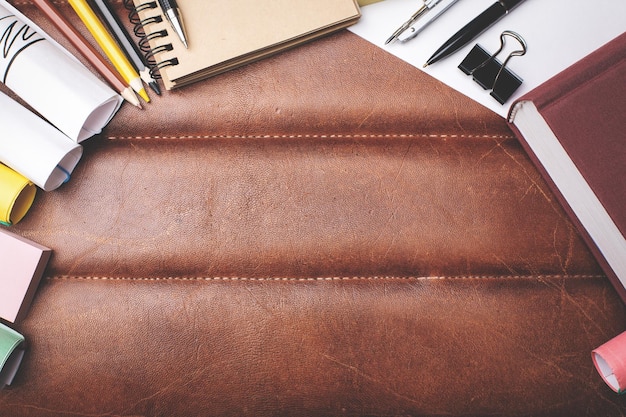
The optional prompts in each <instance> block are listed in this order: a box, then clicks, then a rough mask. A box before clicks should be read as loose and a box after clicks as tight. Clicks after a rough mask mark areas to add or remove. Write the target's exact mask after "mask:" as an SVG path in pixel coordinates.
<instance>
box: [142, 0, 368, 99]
mask: <svg viewBox="0 0 626 417" xmlns="http://www.w3.org/2000/svg"><path fill="white" fill-rule="evenodd" d="M133 2H134V4H135V8H136V10H137V12H138V16H139V18H140V19H141V20H142V22H143V30H144V31H145V33H146V36H147V38H146V39H149V46H150V48H151V50H152V53H151V54H149V56H151V57H152V58H153V59H154V61H155V62H156V64H157V67H158V68H160V74H161V76H162V79H163V84H164V86H165V88H167V89H168V90H169V89H172V88H177V87H181V86H184V85H187V84H190V83H192V82H195V81H198V80H201V79H204V78H207V77H210V76H213V75H217V74H219V73H222V72H224V71H227V70H230V69H233V68H236V67H238V66H241V65H243V64H246V63H249V62H252V61H255V60H258V59H260V58H263V57H266V56H269V55H271V54H274V53H276V52H280V51H282V50H285V49H287V48H290V47H293V46H296V45H298V44H301V43H303V42H306V41H309V40H312V39H315V38H317V37H321V36H323V35H326V34H328V33H331V32H334V31H337V30H339V29H341V28H344V27H347V26H349V25H351V24H352V23H354V22H356V21H357V20H358V19H359V17H360V10H359V6H358V4H357V3H356V1H355V0H274V1H270V2H259V1H251V0H215V1H204V0H179V1H178V6H179V8H180V10H181V14H182V16H183V21H184V24H185V28H186V32H187V38H188V42H189V48H188V49H186V48H185V47H184V46H183V44H182V43H181V41H180V40H179V39H178V38H177V36H176V34H175V33H174V32H173V31H172V29H171V26H170V25H169V23H168V22H167V19H165V18H162V14H161V10H160V9H159V8H158V5H157V2H149V1H148V0H133ZM150 3H151V4H154V5H155V6H156V8H150V7H146V4H150ZM155 16H156V17H157V20H161V21H160V22H154V18H155ZM161 34H166V35H165V36H162V35H161ZM144 41H145V40H144Z"/></svg>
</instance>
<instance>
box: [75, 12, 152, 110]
mask: <svg viewBox="0 0 626 417" xmlns="http://www.w3.org/2000/svg"><path fill="white" fill-rule="evenodd" d="M69 3H70V5H71V6H72V8H73V9H74V11H75V12H76V14H77V15H78V17H80V20H82V21H83V23H84V24H85V26H86V27H87V29H88V30H89V32H90V33H91V35H92V36H93V37H94V39H95V40H96V42H98V45H100V48H102V50H103V51H104V53H105V54H106V56H107V57H109V60H111V63H112V64H113V66H114V67H115V68H116V69H117V71H118V72H119V73H120V74H121V75H122V77H123V78H124V79H125V80H126V82H127V83H128V84H129V85H130V86H131V87H132V88H133V90H135V91H136V92H137V94H139V95H140V96H141V98H143V99H144V100H145V101H146V102H149V101H150V98H149V97H148V93H146V90H145V89H144V87H143V83H142V82H141V78H140V77H139V74H138V73H137V71H136V70H135V68H133V66H132V64H131V63H130V62H129V61H128V59H127V58H126V55H124V52H122V50H121V49H120V47H119V46H118V45H117V43H115V40H114V39H113V37H112V36H111V35H110V34H109V32H107V30H106V28H105V27H104V25H103V24H102V22H100V19H98V16H96V14H95V13H94V11H93V10H92V9H91V7H90V6H89V4H87V1H85V0H69Z"/></svg>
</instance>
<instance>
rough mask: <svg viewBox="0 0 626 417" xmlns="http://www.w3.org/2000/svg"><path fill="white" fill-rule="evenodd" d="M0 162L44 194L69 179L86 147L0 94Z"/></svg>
mask: <svg viewBox="0 0 626 417" xmlns="http://www.w3.org/2000/svg"><path fill="white" fill-rule="evenodd" d="M0 109H2V111H0V162H2V163H3V164H5V165H7V166H8V167H10V168H12V169H14V170H15V171H17V172H19V173H20V174H22V175H23V176H25V177H26V178H28V179H29V180H31V181H32V182H33V183H35V185H37V186H39V187H41V188H42V189H43V190H45V191H51V190H54V189H55V188H58V187H59V186H60V185H61V184H63V183H64V182H66V181H67V180H68V179H69V176H70V174H71V173H72V171H73V170H74V168H75V167H76V165H77V164H78V161H80V157H81V156H82V154H83V147H82V146H81V145H79V144H77V143H76V142H73V141H71V140H70V139H69V138H68V137H67V136H65V135H64V134H63V133H61V132H60V131H59V130H57V129H55V128H54V126H52V125H51V124H49V123H47V122H46V121H44V120H43V119H42V118H40V117H38V116H37V115H35V114H34V113H32V112H31V111H29V110H27V109H26V108H25V107H24V106H22V105H21V104H19V103H18V102H17V101H15V100H13V99H11V98H10V97H9V96H7V95H6V94H2V93H0Z"/></svg>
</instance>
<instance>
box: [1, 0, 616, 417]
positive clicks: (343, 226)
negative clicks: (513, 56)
mask: <svg viewBox="0 0 626 417" xmlns="http://www.w3.org/2000/svg"><path fill="white" fill-rule="evenodd" d="M55 4H56V5H57V6H59V7H60V8H61V9H62V10H64V11H65V12H68V13H69V8H68V6H67V4H66V3H64V2H58V3H55ZM116 5H117V7H118V9H121V5H120V3H119V2H118V3H116ZM19 6H20V7H21V8H22V9H23V10H25V11H28V12H29V13H30V15H32V16H33V18H34V19H35V20H37V21H41V16H40V15H38V13H37V12H36V11H35V10H34V8H33V7H32V6H30V5H29V3H28V2H24V3H20V4H19ZM43 25H44V26H46V25H45V23H43ZM46 27H48V26H46ZM13 230H14V231H15V232H16V233H19V234H21V235H23V236H25V237H28V238H31V239H33V240H35V241H37V242H39V243H41V244H44V245H48V246H50V247H51V248H53V250H54V253H53V257H52V259H51V260H50V263H49V267H48V269H47V270H46V274H45V275H46V277H45V279H44V280H43V282H42V284H41V285H40V287H39V290H38V292H37V295H36V298H35V300H34V303H33V305H32V308H31V310H30V313H29V315H28V317H27V319H26V320H25V321H24V322H22V323H19V324H18V327H17V328H18V329H19V330H20V331H21V332H23V333H24V334H25V335H26V337H27V340H28V352H27V355H26V357H25V361H24V364H23V366H22V368H21V370H20V372H19V373H18V375H17V377H16V380H15V382H14V384H13V386H11V387H10V388H9V389H5V390H4V391H1V392H0V416H5V415H7V416H70V415H92V416H105V415H109V416H112V415H119V416H211V415H216V416H217V415H220V416H224V415H237V416H242V415H254V416H264V415H267V416H270V415H287V416H291V415H293V416H299V415H307V416H310V415H329V416H337V415H421V416H427V415H456V416H479V415H510V416H519V415H533V416H554V415H562V416H577V415H586V416H595V415H598V416H618V415H623V410H624V409H626V403H625V401H626V398H623V397H618V396H615V395H612V394H613V393H612V392H611V391H610V389H609V388H608V387H606V386H605V385H604V383H603V382H602V381H601V380H600V379H599V377H597V375H596V373H595V371H594V369H593V365H592V363H591V360H590V357H589V352H590V350H591V349H592V348H594V347H597V346H598V345H600V344H601V343H603V342H605V341H606V340H608V339H609V338H610V337H612V336H614V335H615V334H617V333H619V332H620V331H623V329H624V326H626V321H625V317H626V315H625V314H624V307H623V305H622V303H621V301H620V300H619V298H618V297H617V295H616V294H615V292H614V290H613V289H612V287H611V285H610V284H609V282H608V280H607V279H606V277H605V276H604V275H603V274H602V272H601V270H600V269H599V267H598V265H597V264H596V262H595V261H594V260H593V258H592V256H591V255H590V253H589V251H588V250H587V248H586V247H585V246H584V244H583V242H582V240H581V239H580V237H579V236H578V234H577V233H576V232H575V229H574V228H573V226H572V224H571V222H570V221H569V220H568V218H567V216H566V215H565V214H564V212H563V210H562V209H561V208H560V206H559V205H558V203H557V201H556V200H555V198H554V196H553V195H552V194H551V192H550V191H549V189H548V187H547V186H546V185H545V183H544V181H543V180H542V179H541V176H540V175H539V174H538V172H537V171H536V170H535V168H534V167H533V165H532V163H531V162H530V160H529V159H528V157H527V156H526V154H525V153H524V152H523V150H522V148H521V147H520V145H519V143H518V142H517V140H516V139H515V137H514V136H513V134H512V133H511V132H510V130H509V129H508V128H507V126H506V123H505V122H504V121H503V120H502V119H501V118H500V117H499V116H496V115H495V114H494V113H491V112H490V111H489V110H487V109H485V108H483V107H481V106H479V105H477V104H475V103H474V102H473V101H471V100H469V99H467V98H465V97H463V96H462V95H460V94H458V93H456V92H454V91H452V90H451V89H449V88H447V87H445V86H444V85H442V84H440V83H439V82H437V81H436V80H434V79H432V78H430V77H428V76H426V75H425V74H423V73H422V72H420V71H419V70H417V69H415V68H412V67H410V66H409V65H407V64H405V63H403V62H400V61H399V60H397V59H395V58H394V57H392V56H390V55H389V54H387V53H386V52H384V51H382V50H381V49H380V48H376V47H374V46H372V45H370V44H369V43H367V42H365V41H363V40H362V39H360V38H358V37H356V36H355V35H353V34H351V33H349V32H347V31H343V32H340V33H338V34H336V35H333V36H329V37H327V38H324V39H322V40H319V41H316V42H313V43H310V44H307V45H305V46H302V47H299V48H297V49H294V50H292V51H288V52H285V53H282V54H280V55H277V56H275V57H272V58H269V59H266V60H263V61H260V62H257V63H254V64H251V65H248V66H246V67H244V68H241V69H238V70H234V71H231V72H229V73H227V74H224V75H221V76H218V77H215V78H213V79H211V80H207V81H206V82H201V83H198V84H195V85H192V86H189V87H186V88H184V89H181V90H179V91H172V92H167V93H165V94H164V95H163V97H160V98H159V97H153V101H152V103H150V104H146V106H145V109H144V110H143V111H139V110H137V109H134V108H132V107H131V106H128V105H124V107H123V108H122V110H121V111H120V112H119V113H118V115H117V116H116V117H115V118H114V120H113V121H112V122H111V123H110V125H109V126H108V127H107V128H106V129H105V131H104V132H103V133H102V134H101V135H99V136H98V137H95V138H93V139H90V140H89V141H88V142H86V143H85V154H84V156H83V158H82V160H81V162H80V163H79V165H78V167H77V169H76V170H75V171H74V174H73V176H72V179H71V181H70V182H69V183H67V184H65V185H64V186H62V187H61V188H60V189H58V190H56V191H54V192H49V193H43V192H39V193H38V195H37V198H36V201H35V204H34V206H33V207H32V209H31V210H30V212H29V213H28V215H27V216H26V217H25V218H24V220H22V222H20V223H19V224H18V225H16V226H14V227H13Z"/></svg>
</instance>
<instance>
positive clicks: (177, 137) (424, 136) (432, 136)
mask: <svg viewBox="0 0 626 417" xmlns="http://www.w3.org/2000/svg"><path fill="white" fill-rule="evenodd" d="M386 138H419V139H507V140H508V139H514V138H515V137H514V136H512V135H463V134H461V135H456V134H451V135H446V134H404V133H403V134H371V135H367V134H366V135H359V134H354V135H353V134H345V135H343V134H331V135H306V134H305V135H300V134H296V135H172V136H160V135H154V136H107V137H106V139H107V140H147V139H161V140H180V139H386Z"/></svg>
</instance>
